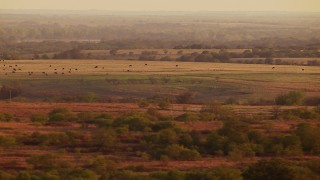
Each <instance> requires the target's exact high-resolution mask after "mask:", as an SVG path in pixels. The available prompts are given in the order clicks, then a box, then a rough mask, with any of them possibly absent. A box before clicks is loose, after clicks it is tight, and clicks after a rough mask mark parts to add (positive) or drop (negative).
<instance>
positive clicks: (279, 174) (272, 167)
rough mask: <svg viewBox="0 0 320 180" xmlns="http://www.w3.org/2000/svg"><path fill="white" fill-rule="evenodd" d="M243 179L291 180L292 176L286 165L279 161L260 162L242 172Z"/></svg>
mask: <svg viewBox="0 0 320 180" xmlns="http://www.w3.org/2000/svg"><path fill="white" fill-rule="evenodd" d="M243 177H244V179H248V180H251V179H252V180H257V179H264V180H274V179H281V180H291V179H293V175H292V173H291V171H290V168H289V166H288V164H287V163H285V162H284V161H281V160H260V161H259V162H257V163H256V164H254V165H252V166H250V167H249V168H248V169H246V170H245V171H244V172H243Z"/></svg>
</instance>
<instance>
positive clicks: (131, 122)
mask: <svg viewBox="0 0 320 180" xmlns="http://www.w3.org/2000/svg"><path fill="white" fill-rule="evenodd" d="M112 125H113V126H114V127H121V126H128V127H129V130H131V131H143V130H144V129H145V128H147V127H150V126H151V125H152V122H151V121H150V120H149V119H148V118H147V117H145V116H144V115H143V114H139V113H135V114H129V115H123V116H121V117H118V118H117V119H115V120H114V121H113V124H112Z"/></svg>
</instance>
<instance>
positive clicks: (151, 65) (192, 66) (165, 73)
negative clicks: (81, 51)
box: [0, 60, 320, 102]
mask: <svg viewBox="0 0 320 180" xmlns="http://www.w3.org/2000/svg"><path fill="white" fill-rule="evenodd" d="M0 66H1V67H2V68H1V69H0V75H1V76H0V82H1V83H2V84H10V83H12V82H18V83H19V84H20V86H21V88H22V90H23V94H22V97H25V98H27V99H29V98H30V99H33V100H34V99H39V98H41V99H44V98H52V97H55V96H60V97H61V96H74V95H79V94H85V93H87V92H94V93H96V94H97V95H98V96H99V97H100V100H101V101H102V102H104V101H107V99H110V98H111V99H117V100H119V99H123V98H129V97H130V98H133V99H139V98H146V97H151V96H154V95H156V94H158V95H162V96H173V95H177V94H179V93H181V92H184V91H193V92H196V94H197V96H196V101H195V102H205V101H208V100H212V99H216V100H223V99H226V98H228V97H230V96H232V97H234V98H237V99H248V98H270V99H272V98H273V97H274V96H275V95H277V94H279V93H282V92H287V91H293V90H295V91H301V92H304V93H305V95H306V96H316V95H317V94H318V93H319V91H320V67H318V66H312V67H300V66H290V65H263V64H232V63H207V62H203V63H199V62H197V63H196V62H161V61H130V60H10V61H9V60H8V61H4V62H3V61H1V62H0ZM14 69H15V70H14ZM266 94H267V95H268V96H267V97H266Z"/></svg>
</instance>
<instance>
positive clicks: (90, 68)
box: [0, 60, 320, 77]
mask: <svg viewBox="0 0 320 180" xmlns="http://www.w3.org/2000/svg"><path fill="white" fill-rule="evenodd" d="M145 64H147V65H145ZM4 65H6V66H5V67H4ZM15 65H17V67H15ZM50 65H51V67H50ZM130 65H131V66H130ZM177 65H178V66H177ZM9 66H13V68H16V69H19V68H20V69H21V70H17V71H16V73H12V68H9ZM0 67H2V68H1V69H0V74H1V75H4V74H5V73H7V76H2V77H17V76H18V77H21V76H24V77H27V76H28V72H33V73H34V74H33V75H32V77H35V76H41V77H45V75H44V74H43V73H42V72H45V73H47V74H48V75H49V76H50V77H51V76H58V77H60V76H75V75H76V76H79V75H106V74H124V73H125V74H182V73H193V74H197V73H216V74H237V73H244V74H248V73H299V74H308V73H313V74H320V67H316V66H315V67H299V66H290V65H274V66H271V65H264V64H232V63H208V62H203V63H199V62H162V61H133V60H132V61H130V60H10V61H5V62H0ZM95 67H97V68H95ZM272 67H275V69H272ZM63 68H64V69H63ZM302 68H303V69H305V70H304V71H302ZM70 69H71V73H69V71H70ZM75 69H78V70H75ZM54 72H57V73H58V74H55V73H54ZM62 73H64V75H62Z"/></svg>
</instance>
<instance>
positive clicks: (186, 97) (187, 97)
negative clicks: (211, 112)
mask: <svg viewBox="0 0 320 180" xmlns="http://www.w3.org/2000/svg"><path fill="white" fill-rule="evenodd" d="M195 96H196V94H195V93H194V92H190V91H187V92H184V93H181V94H179V95H177V96H176V101H177V103H179V104H188V103H190V101H192V99H193V98H194V97H195Z"/></svg>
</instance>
